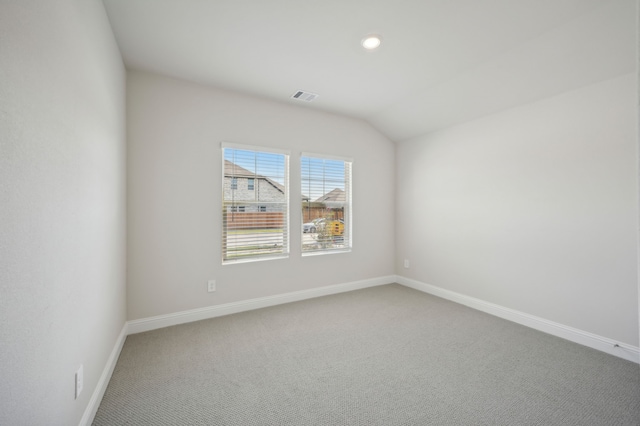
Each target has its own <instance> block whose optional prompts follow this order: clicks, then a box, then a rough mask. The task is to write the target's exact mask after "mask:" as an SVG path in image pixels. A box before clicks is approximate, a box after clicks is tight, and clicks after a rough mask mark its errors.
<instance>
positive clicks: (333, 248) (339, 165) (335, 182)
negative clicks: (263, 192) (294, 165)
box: [300, 153, 352, 256]
mask: <svg viewBox="0 0 640 426" xmlns="http://www.w3.org/2000/svg"><path fill="white" fill-rule="evenodd" d="M300 163H301V164H300V168H301V184H302V255H303V256H304V255H310V254H320V253H330V252H339V251H350V250H351V247H352V238H351V229H352V226H351V169H352V161H351V160H348V159H341V158H335V157H325V156H319V155H314V154H304V153H303V154H302V157H301V159H300Z"/></svg>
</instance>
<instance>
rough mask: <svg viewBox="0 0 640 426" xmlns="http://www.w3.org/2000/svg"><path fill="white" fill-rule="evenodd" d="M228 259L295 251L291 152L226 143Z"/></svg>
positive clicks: (224, 237) (225, 237)
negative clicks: (291, 231) (291, 245)
mask: <svg viewBox="0 0 640 426" xmlns="http://www.w3.org/2000/svg"><path fill="white" fill-rule="evenodd" d="M222 158H223V160H222V161H223V167H222V168H223V179H222V182H223V183H222V194H223V196H222V263H233V262H239V261H253V260H262V259H270V258H280V257H287V256H288V254H289V216H288V212H289V176H288V174H289V155H288V153H284V152H279V151H271V150H267V149H264V148H259V149H251V148H250V147H246V146H244V145H242V146H237V145H232V144H223V145H222Z"/></svg>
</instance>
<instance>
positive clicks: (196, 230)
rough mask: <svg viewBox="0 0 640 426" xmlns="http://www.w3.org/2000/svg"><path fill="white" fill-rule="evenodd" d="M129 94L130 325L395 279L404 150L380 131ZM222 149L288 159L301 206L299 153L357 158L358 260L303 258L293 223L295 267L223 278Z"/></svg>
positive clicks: (159, 92) (208, 100)
mask: <svg viewBox="0 0 640 426" xmlns="http://www.w3.org/2000/svg"><path fill="white" fill-rule="evenodd" d="M127 84H128V101H127V109H128V112H127V117H128V123H129V126H128V189H129V192H128V221H129V222H128V223H129V232H128V249H129V253H128V274H127V275H128V293H127V294H128V318H129V319H131V320H134V319H139V318H146V317H150V316H155V315H161V314H169V313H174V312H178V311H184V310H188V309H194V308H200V307H205V306H212V305H217V304H222V303H229V302H234V301H240V300H246V299H251V298H256V297H264V296H270V295H277V294H282V293H286V292H292V291H298V290H305V289H311V288H315V287H322V286H327V285H331V284H339V283H345V282H351V281H357V280H363V279H368V278H375V277H381V276H388V275H393V274H394V273H395V270H394V250H395V247H394V229H393V228H394V219H393V218H394V207H393V198H394V187H395V182H394V177H395V173H394V167H395V165H394V164H395V163H394V145H393V144H392V143H391V142H390V141H389V140H387V139H386V138H385V137H383V136H381V135H380V134H379V133H378V132H377V131H375V130H374V129H373V128H372V127H371V126H370V125H368V124H367V123H365V122H364V121H360V120H355V119H350V118H346V117H340V116H336V115H331V114H327V113H323V112H318V111H313V110H311V109H308V108H304V107H300V106H297V105H287V104H285V103H276V102H272V101H266V100H261V99H257V98H253V97H249V96H244V95H241V94H237V93H233V92H227V91H224V90H219V89H213V88H209V87H205V86H200V85H197V84H193V83H188V82H184V81H180V80H174V79H170V78H166V77H161V76H158V75H154V74H149V73H142V72H131V73H129V74H128V80H127ZM222 141H227V142H235V143H244V144H250V145H259V146H265V147H275V148H282V149H287V150H290V151H291V173H290V175H291V188H290V193H291V194H293V195H292V198H293V200H294V201H293V202H292V204H293V205H295V202H296V198H295V194H300V193H301V192H300V178H299V168H300V161H299V160H300V159H299V157H300V152H302V151H305V152H315V153H320V154H333V155H341V156H346V157H352V158H353V159H354V165H353V170H354V177H353V186H354V195H353V203H354V207H353V211H354V213H353V214H354V216H353V222H354V226H353V229H354V248H353V252H351V253H344V254H333V255H325V256H313V257H305V258H301V256H300V246H301V243H300V233H301V218H300V215H298V214H295V213H294V214H292V217H291V229H292V232H291V255H290V258H289V259H284V260H271V261H262V262H253V263H242V264H235V265H224V266H222V265H221V242H220V239H221V197H222V195H221V194H222V188H221V185H222V182H221V167H222V164H221V149H220V142H222ZM292 211H293V212H295V211H296V209H295V207H294V208H293V209H292ZM210 278H212V279H216V280H217V288H218V289H217V292H215V293H207V291H206V284H207V280H208V279H210Z"/></svg>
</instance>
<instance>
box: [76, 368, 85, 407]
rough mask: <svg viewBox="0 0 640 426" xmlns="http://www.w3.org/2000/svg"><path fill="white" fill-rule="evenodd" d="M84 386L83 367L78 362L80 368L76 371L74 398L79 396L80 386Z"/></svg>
mask: <svg viewBox="0 0 640 426" xmlns="http://www.w3.org/2000/svg"><path fill="white" fill-rule="evenodd" d="M83 387H84V369H83V366H82V364H80V368H78V371H76V399H78V397H79V396H80V392H82V388H83Z"/></svg>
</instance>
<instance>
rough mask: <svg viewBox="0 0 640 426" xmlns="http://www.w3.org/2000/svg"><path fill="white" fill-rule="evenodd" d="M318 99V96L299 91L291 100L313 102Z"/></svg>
mask: <svg viewBox="0 0 640 426" xmlns="http://www.w3.org/2000/svg"><path fill="white" fill-rule="evenodd" d="M317 97H318V95H316V94H315V93H311V92H303V91H302V90H298V91H297V92H296V93H294V94H293V95H291V98H293V99H297V100H299V101H305V102H311V101H313V100H314V99H315V98H317Z"/></svg>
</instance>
